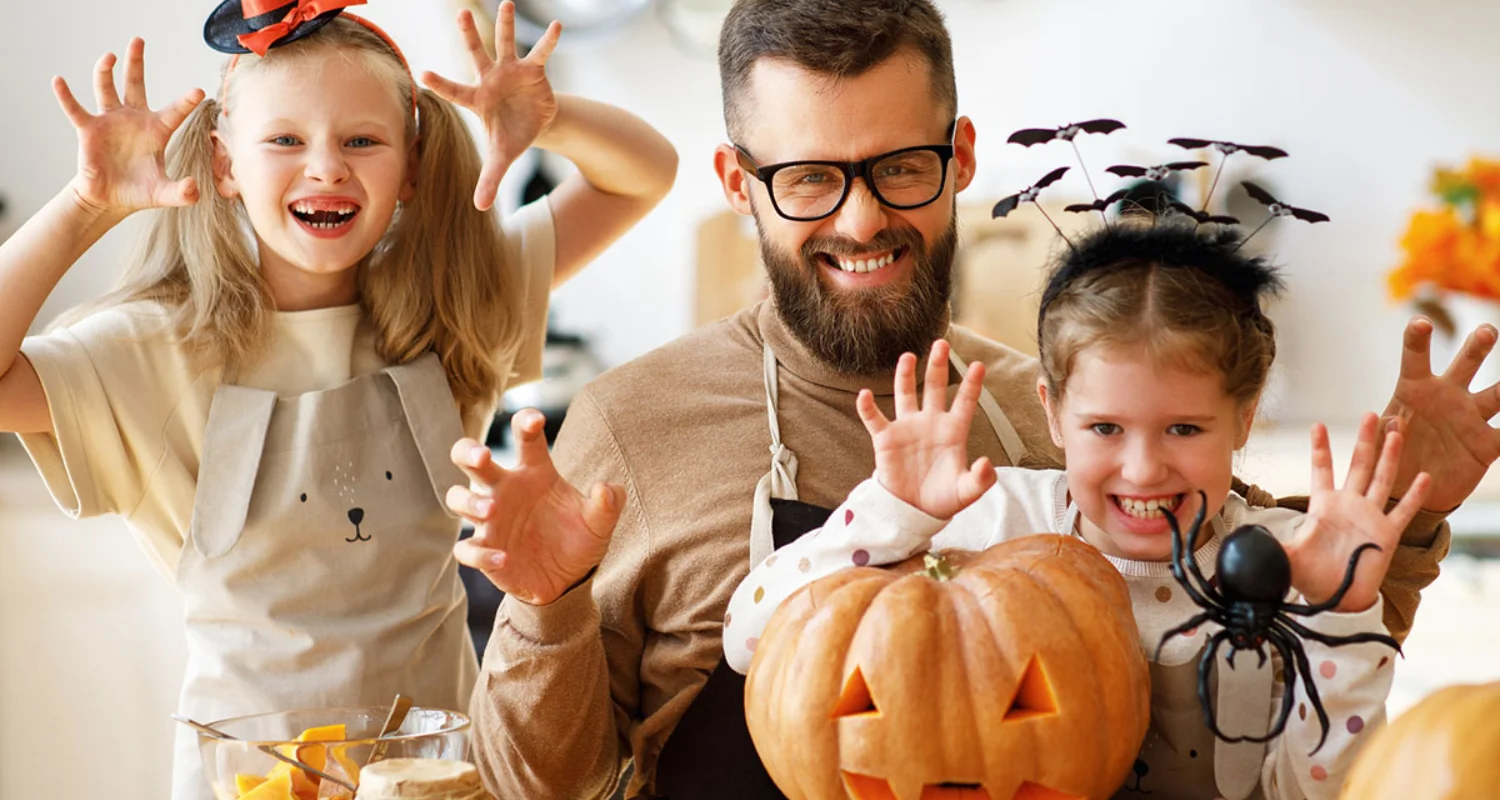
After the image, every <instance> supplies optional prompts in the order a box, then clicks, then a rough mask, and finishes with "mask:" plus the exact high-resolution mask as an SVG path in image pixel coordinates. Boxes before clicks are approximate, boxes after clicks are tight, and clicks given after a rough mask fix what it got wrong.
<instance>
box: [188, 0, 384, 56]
mask: <svg viewBox="0 0 1500 800" xmlns="http://www.w3.org/2000/svg"><path fill="white" fill-rule="evenodd" d="M364 3H365V0H290V2H288V0H224V2H222V3H220V4H219V7H218V8H215V9H214V11H213V13H212V14H210V15H209V16H208V21H207V22H205V23H204V24H203V40H204V41H205V42H207V43H208V46H209V47H212V48H213V49H215V50H218V51H219V52H221V53H233V54H236V55H238V54H241V53H255V54H256V55H259V56H263V55H265V54H266V52H267V51H268V50H270V49H271V48H273V47H280V46H281V45H284V44H290V43H292V42H295V41H297V40H298V39H301V38H304V37H306V36H309V35H311V34H312V33H313V32H315V31H317V30H318V29H319V28H321V27H323V26H324V25H327V24H328V23H329V22H332V21H333V18H334V17H337V16H338V15H339V14H340V13H342V12H343V10H344V9H345V8H347V7H348V6H357V5H363V4H364Z"/></svg>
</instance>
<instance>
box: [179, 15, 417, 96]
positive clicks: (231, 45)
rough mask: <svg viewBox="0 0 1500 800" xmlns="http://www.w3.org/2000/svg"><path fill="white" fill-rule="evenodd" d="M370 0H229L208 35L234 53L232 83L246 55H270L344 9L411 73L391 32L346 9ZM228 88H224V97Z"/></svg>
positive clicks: (205, 38) (206, 27) (205, 28)
mask: <svg viewBox="0 0 1500 800" xmlns="http://www.w3.org/2000/svg"><path fill="white" fill-rule="evenodd" d="M365 2H366V0H293V1H292V2H287V0H224V2H222V3H220V4H219V7H218V8H215V9H214V10H213V13H211V14H209V15H208V21H207V22H205V23H203V41H205V42H207V43H208V46H209V47H212V48H213V49H215V50H217V51H219V52H221V53H229V54H230V55H232V56H234V58H233V59H231V60H230V62H229V69H228V70H226V71H225V73H224V81H225V83H226V84H227V83H228V81H229V73H230V72H233V71H234V68H235V67H236V66H238V65H239V57H240V56H241V55H244V54H246V53H254V54H256V55H257V56H262V57H264V56H265V55H266V53H268V52H270V51H271V49H272V48H276V47H281V46H282V45H287V44H291V43H292V42H295V41H298V40H299V39H305V38H307V37H308V36H311V35H312V34H314V33H316V32H317V31H318V30H319V29H321V28H322V27H323V26H324V25H327V24H328V23H330V22H332V21H333V19H334V17H337V16H339V15H341V14H342V15H343V16H344V18H345V19H349V20H352V21H354V22H357V23H359V24H360V25H363V26H365V27H366V28H368V29H369V30H370V31H371V32H373V33H374V34H375V35H376V36H379V37H380V38H381V39H382V40H384V41H385V43H386V44H387V45H390V48H391V50H392V51H393V52H395V54H396V58H397V59H399V60H400V61H401V66H403V67H405V68H406V74H407V75H411V65H410V64H408V63H407V61H406V55H405V54H403V53H402V52H401V48H400V47H398V46H397V45H396V42H395V40H394V39H392V38H391V37H390V35H389V34H387V33H386V32H385V31H383V30H381V29H380V27H379V26H377V25H376V24H375V23H373V22H370V21H369V20H367V19H365V18H363V17H357V16H355V15H353V14H347V13H345V12H344V9H345V8H347V7H349V6H357V5H364V4H365ZM416 86H417V85H416V80H415V78H413V80H412V96H411V107H412V113H413V114H415V113H416V109H417V88H416ZM223 94H224V93H223V91H222V90H221V91H220V92H219V95H220V97H222V96H223Z"/></svg>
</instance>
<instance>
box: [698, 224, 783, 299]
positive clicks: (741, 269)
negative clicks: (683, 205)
mask: <svg viewBox="0 0 1500 800" xmlns="http://www.w3.org/2000/svg"><path fill="white" fill-rule="evenodd" d="M768 291H769V287H768V286H767V285H766V271H765V267H764V266H762V265H761V263H760V246H759V244H757V242H756V238H755V220H753V219H752V218H750V217H745V216H741V215H739V214H736V213H734V212H733V211H722V212H720V213H718V214H715V215H714V216H712V217H709V218H708V219H706V220H704V221H703V222H702V223H700V224H699V225H698V269H697V273H696V275H695V285H694V298H695V299H694V305H695V307H694V309H693V325H694V326H695V327H696V326H698V325H703V324H706V323H709V322H713V321H714V320H716V319H722V318H724V317H727V316H729V315H730V314H733V313H734V312H736V311H739V310H740V309H742V308H745V307H746V306H751V305H754V304H755V303H757V302H759V301H760V300H762V299H764V298H765V297H766V295H767V293H768Z"/></svg>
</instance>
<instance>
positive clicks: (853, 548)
mask: <svg viewBox="0 0 1500 800" xmlns="http://www.w3.org/2000/svg"><path fill="white" fill-rule="evenodd" d="M996 472H997V477H998V480H997V483H996V486H995V487H994V488H992V489H991V490H990V491H989V492H987V493H985V495H984V496H983V497H982V498H981V499H980V500H979V501H978V502H976V503H974V504H973V505H972V506H970V507H969V508H967V509H965V510H964V511H962V512H961V513H959V514H958V515H956V516H955V517H954V518H953V519H952V520H951V521H949V522H948V523H947V524H946V525H945V524H944V523H943V521H942V520H938V519H935V518H933V517H929V516H927V515H926V514H924V513H922V512H921V511H919V510H917V509H916V508H913V507H912V506H909V505H907V504H906V503H904V502H902V501H901V500H899V499H897V498H896V497H895V496H893V495H891V494H890V493H889V492H887V491H885V489H884V488H882V487H881V486H880V484H879V483H878V482H876V481H875V480H874V479H870V480H866V481H865V482H863V483H861V484H860V485H859V486H858V487H856V488H855V490H854V491H853V492H852V493H850V495H849V498H848V500H846V501H845V502H844V504H843V505H841V506H839V507H838V508H837V509H835V510H834V512H833V515H832V516H830V517H829V521H828V524H827V525H825V526H824V527H823V528H821V529H818V530H816V531H812V532H810V533H808V534H807V535H806V536H803V537H802V538H801V539H799V540H798V541H796V542H794V543H792V544H791V545H788V546H787V547H783V548H781V549H780V550H778V551H776V552H775V553H773V554H771V555H770V556H768V557H767V558H766V560H765V561H764V562H763V563H761V564H760V565H758V566H757V567H756V568H755V569H754V570H752V571H751V572H750V575H749V576H748V577H747V578H746V579H745V581H744V582H743V583H741V584H740V586H739V588H738V589H737V590H736V591H735V593H734V597H733V599H731V601H730V603H729V610H728V613H727V614H726V615H725V619H724V652H725V655H726V656H727V660H728V662H729V664H730V666H732V667H734V668H735V669H736V670H738V671H740V672H744V671H746V670H747V669H748V668H749V666H750V661H751V659H752V657H753V655H754V651H755V645H756V642H757V639H758V637H759V636H760V633H761V631H763V630H764V629H765V626H766V623H767V622H768V621H769V620H770V617H771V615H772V613H773V612H774V611H775V610H776V607H777V605H778V604H780V603H781V601H782V600H784V599H786V598H787V597H788V596H789V595H791V594H792V593H793V592H795V591H796V590H797V589H799V588H801V587H802V586H804V585H806V584H808V583H810V582H812V581H814V580H817V579H818V578H821V577H824V576H826V575H829V574H832V573H833V572H836V571H838V570H841V569H846V568H848V567H851V566H866V565H877V566H878V565H881V564H890V563H894V562H897V561H901V560H903V559H906V558H908V557H910V556H912V555H914V554H917V553H920V552H923V551H925V550H928V549H946V548H958V549H966V550H983V549H985V548H988V547H990V546H992V545H995V544H998V543H999V542H1001V541H1003V540H1005V539H1007V538H1013V537H1015V536H1021V535H1026V534H1029V533H1062V532H1067V533H1073V532H1074V530H1075V528H1076V523H1077V517H1078V511H1077V507H1076V506H1074V505H1072V504H1070V503H1069V502H1068V491H1067V480H1066V475H1065V474H1064V473H1062V472H1060V471H1054V470H1022V469H1004V468H1002V469H999V470H997V471H996ZM1301 517H1302V515H1301V514H1298V513H1296V512H1293V511H1289V510H1286V509H1274V508H1272V509H1264V508H1255V507H1252V506H1249V505H1248V504H1247V503H1246V502H1245V501H1244V500H1243V499H1242V498H1240V497H1239V496H1238V495H1234V494H1231V495H1230V496H1229V498H1228V499H1227V500H1226V501H1225V504H1224V509H1223V511H1222V512H1221V513H1220V515H1219V516H1218V517H1217V518H1215V519H1214V520H1212V522H1213V525H1212V529H1213V531H1214V537H1213V538H1212V539H1210V540H1209V541H1208V543H1207V544H1205V545H1202V546H1200V547H1199V549H1198V551H1197V552H1196V553H1195V554H1194V560H1195V561H1196V562H1197V563H1198V566H1199V568H1200V569H1201V570H1202V571H1203V573H1204V575H1205V576H1206V577H1208V578H1209V579H1210V580H1211V581H1212V580H1213V573H1214V568H1215V562H1216V560H1217V556H1218V552H1219V542H1220V539H1221V538H1222V535H1223V533H1224V532H1225V531H1229V530H1233V529H1234V528H1236V527H1238V526H1240V525H1244V524H1249V523H1255V524H1259V525H1263V526H1265V527H1266V528H1267V529H1269V530H1270V531H1271V532H1272V533H1273V534H1275V535H1276V536H1277V538H1279V539H1281V540H1283V541H1288V540H1290V539H1291V538H1292V536H1293V534H1294V532H1295V528H1296V525H1297V524H1298V523H1299V522H1300V521H1301ZM1106 558H1108V559H1109V561H1110V562H1111V563H1112V564H1114V565H1115V567H1116V568H1117V569H1118V570H1119V571H1120V574H1121V575H1122V576H1123V577H1124V578H1125V581H1126V584H1127V586H1128V587H1129V589H1130V597H1131V606H1132V610H1133V611H1134V613H1135V618H1136V624H1137V626H1138V627H1139V629H1140V636H1141V647H1142V650H1143V651H1144V652H1145V653H1146V656H1147V658H1148V660H1149V659H1150V658H1151V657H1152V656H1153V655H1154V654H1155V651H1156V645H1157V642H1158V641H1159V640H1160V638H1161V636H1162V634H1163V633H1164V632H1166V631H1168V630H1170V629H1172V628H1174V627H1176V626H1177V625H1180V624H1181V623H1182V622H1184V621H1185V620H1187V619H1189V618H1190V617H1192V616H1194V615H1195V614H1197V613H1198V612H1199V611H1200V609H1199V608H1198V606H1196V605H1194V604H1193V602H1192V600H1191V599H1190V598H1188V597H1187V596H1186V594H1185V593H1184V592H1183V590H1182V589H1181V587H1180V586H1179V585H1178V583H1177V582H1176V581H1175V580H1174V579H1173V578H1172V576H1171V572H1170V570H1169V566H1168V565H1167V564H1166V563H1157V562H1143V561H1129V560H1126V559H1119V558H1113V557H1109V556H1106ZM1381 613H1382V604H1381V602H1377V603H1376V604H1375V605H1374V606H1373V607H1371V608H1370V609H1368V610H1366V611H1363V612H1359V613H1353V614H1335V613H1326V614H1321V615H1318V616H1316V617H1312V618H1310V619H1309V618H1299V621H1302V622H1303V624H1305V625H1306V626H1307V627H1309V628H1312V629H1313V630H1315V631H1317V632H1319V633H1325V634H1330V635H1337V636H1345V635H1349V634H1353V633H1361V632H1376V633H1384V632H1385V627H1384V625H1383V624H1382V622H1381ZM1219 630H1220V628H1219V627H1218V626H1217V625H1215V624H1213V623H1205V624H1204V625H1202V626H1200V627H1199V628H1198V629H1195V630H1193V631H1189V632H1188V633H1187V634H1185V635H1181V636H1177V637H1174V638H1173V639H1171V640H1169V642H1168V643H1167V645H1166V646H1165V647H1164V648H1163V649H1162V652H1161V657H1160V660H1159V661H1154V662H1152V663H1151V683H1152V708H1151V716H1152V719H1151V727H1150V729H1149V730H1148V732H1147V734H1146V740H1145V742H1144V744H1143V746H1142V748H1141V753H1140V757H1139V758H1138V759H1137V761H1136V763H1135V769H1134V772H1133V774H1132V775H1131V776H1129V779H1128V780H1127V782H1126V784H1125V785H1124V786H1123V787H1121V789H1120V791H1119V792H1118V793H1117V795H1116V796H1117V797H1121V798H1128V797H1143V796H1146V795H1148V794H1149V795H1150V796H1151V798H1152V800H1171V799H1172V798H1179V797H1180V798H1193V799H1194V800H1201V799H1202V798H1215V797H1225V798H1231V800H1238V798H1247V797H1248V798H1265V799H1266V800H1300V799H1301V798H1329V800H1333V798H1336V797H1337V796H1338V793H1339V788H1340V784H1341V783H1342V782H1343V778H1344V775H1345V774H1346V772H1347V770H1348V769H1349V767H1350V765H1351V763H1352V761H1353V758H1354V755H1355V754H1356V752H1357V750H1358V748H1359V746H1360V745H1361V743H1362V742H1363V741H1364V739H1365V738H1367V737H1368V736H1370V735H1371V733H1372V732H1373V729H1374V728H1375V727H1377V726H1378V725H1380V724H1382V723H1383V722H1384V719H1385V700H1386V697H1387V695H1388V694H1389V693H1390V687H1391V679H1392V674H1393V664H1392V662H1391V657H1392V656H1393V655H1394V653H1393V652H1392V651H1391V650H1390V649H1389V648H1387V647H1385V646H1383V645H1379V644H1355V645H1346V646H1343V647H1338V648H1331V647H1327V646H1325V645H1322V644H1319V643H1317V642H1314V641H1306V642H1305V643H1304V645H1305V648H1306V652H1307V657H1308V660H1309V663H1310V665H1311V667H1312V669H1313V670H1314V672H1315V674H1316V675H1317V680H1318V686H1317V688H1318V692H1319V695H1320V697H1321V699H1322V702H1323V707H1324V709H1325V710H1326V711H1327V714H1328V719H1329V730H1328V739H1327V741H1326V742H1325V743H1324V744H1323V746H1322V747H1321V748H1320V749H1318V752H1317V753H1316V754H1315V755H1309V753H1311V752H1312V750H1313V749H1314V747H1316V746H1317V744H1318V738H1319V736H1320V735H1321V733H1322V729H1321V727H1320V725H1319V722H1318V719H1317V716H1316V714H1315V713H1314V711H1313V709H1312V707H1311V706H1309V705H1308V703H1307V696H1306V693H1305V686H1304V682H1302V681H1298V682H1297V683H1296V686H1295V691H1294V694H1293V697H1294V700H1293V702H1295V703H1296V708H1295V709H1294V710H1293V712H1292V713H1291V716H1290V719H1289V721H1288V723H1287V726H1286V731H1285V732H1284V733H1283V734H1282V735H1281V736H1279V737H1277V738H1276V739H1274V740H1272V741H1271V742H1270V743H1269V744H1256V743H1241V744H1235V745H1230V744H1227V743H1223V742H1220V741H1218V740H1217V739H1216V738H1215V737H1214V736H1213V734H1212V733H1211V732H1210V731H1209V730H1208V728H1207V726H1206V725H1205V724H1204V722H1203V714H1202V711H1201V707H1200V705H1199V701H1198V693H1197V692H1198V688H1197V687H1198V673H1197V669H1198V660H1199V657H1200V656H1201V654H1202V652H1203V648H1204V645H1205V643H1206V642H1207V640H1208V638H1209V637H1210V636H1212V635H1213V634H1214V633H1215V632H1217V631H1219ZM1228 649H1229V648H1228V647H1227V646H1224V647H1221V648H1220V649H1219V653H1218V656H1217V660H1218V664H1217V668H1216V669H1215V670H1214V673H1213V677H1214V680H1213V681H1212V683H1213V686H1212V687H1211V694H1212V696H1213V697H1214V705H1215V710H1216V716H1217V718H1218V721H1219V727H1220V729H1222V730H1224V731H1226V732H1228V733H1231V734H1233V733H1244V734H1263V733H1264V732H1265V731H1266V730H1267V729H1268V728H1269V726H1270V724H1271V722H1272V721H1273V720H1275V718H1276V715H1277V713H1278V712H1279V710H1280V707H1281V698H1282V697H1283V691H1284V685H1283V683H1282V681H1283V679H1284V676H1285V674H1286V672H1285V665H1283V664H1282V663H1281V659H1280V658H1279V657H1277V656H1275V655H1274V653H1275V651H1274V649H1269V648H1268V653H1271V654H1272V657H1271V658H1269V659H1267V661H1266V664H1265V666H1264V667H1263V668H1259V669H1258V668H1257V666H1258V665H1257V662H1258V658H1257V657H1256V656H1255V654H1254V653H1242V654H1241V655H1240V656H1239V657H1237V658H1236V660H1235V665H1234V668H1233V669H1229V668H1228V667H1227V665H1226V664H1225V658H1226V657H1227V653H1228Z"/></svg>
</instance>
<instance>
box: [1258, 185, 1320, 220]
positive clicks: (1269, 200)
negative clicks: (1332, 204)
mask: <svg viewBox="0 0 1500 800" xmlns="http://www.w3.org/2000/svg"><path fill="white" fill-rule="evenodd" d="M1240 185H1241V186H1243V187H1245V191H1246V192H1247V193H1249V195H1250V196H1251V197H1253V198H1255V199H1256V200H1258V201H1260V202H1261V203H1263V204H1264V205H1265V206H1266V209H1267V210H1268V211H1270V212H1271V216H1273V217H1295V218H1297V219H1300V220H1302V221H1303V222H1327V221H1328V215H1327V214H1322V213H1319V212H1317V211H1309V210H1308V209H1305V208H1297V207H1296V206H1292V205H1287V204H1286V203H1283V202H1281V201H1280V200H1277V199H1276V198H1274V197H1272V196H1271V193H1270V192H1268V191H1266V190H1265V189H1262V188H1260V187H1259V186H1256V185H1255V184H1253V183H1251V182H1250V181H1240Z"/></svg>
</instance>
